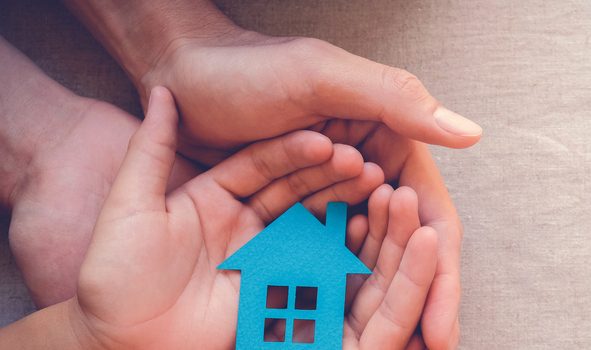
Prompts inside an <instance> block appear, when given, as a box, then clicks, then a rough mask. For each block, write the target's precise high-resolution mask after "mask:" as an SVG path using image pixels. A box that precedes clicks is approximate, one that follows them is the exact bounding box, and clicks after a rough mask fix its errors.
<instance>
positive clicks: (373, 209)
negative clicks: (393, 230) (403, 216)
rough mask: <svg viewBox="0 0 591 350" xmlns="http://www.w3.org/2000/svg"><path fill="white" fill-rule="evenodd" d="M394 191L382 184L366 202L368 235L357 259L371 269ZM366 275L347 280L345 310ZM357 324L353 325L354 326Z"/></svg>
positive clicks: (383, 231)
mask: <svg viewBox="0 0 591 350" xmlns="http://www.w3.org/2000/svg"><path fill="white" fill-rule="evenodd" d="M393 192H394V189H393V188H392V186H390V185H388V184H382V185H380V187H378V188H377V189H376V190H375V191H373V193H372V194H371V196H370V197H369V200H368V225H369V227H368V230H369V232H368V234H367V236H366V238H365V241H364V242H363V246H362V247H361V249H360V250H359V254H358V257H359V259H360V260H361V261H362V262H363V263H364V264H365V266H367V267H368V268H370V269H372V270H373V268H374V266H375V263H376V260H377V256H378V254H379V251H380V246H381V245H382V241H383V239H384V236H385V235H386V230H387V224H388V203H389V202H390V197H391V196H392V193H393ZM367 278H368V277H367V275H352V276H349V277H348V279H347V294H346V299H345V305H346V306H347V310H348V308H349V305H351V303H352V302H353V300H354V299H355V297H356V296H357V293H358V292H359V289H360V288H361V286H362V285H363V283H365V281H366V280H367ZM356 325H357V324H356V323H354V326H356Z"/></svg>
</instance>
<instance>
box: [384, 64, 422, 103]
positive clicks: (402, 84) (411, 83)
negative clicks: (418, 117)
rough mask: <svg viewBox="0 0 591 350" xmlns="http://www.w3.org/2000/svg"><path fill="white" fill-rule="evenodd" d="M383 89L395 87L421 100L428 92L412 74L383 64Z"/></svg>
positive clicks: (404, 93)
mask: <svg viewBox="0 0 591 350" xmlns="http://www.w3.org/2000/svg"><path fill="white" fill-rule="evenodd" d="M382 83H383V84H384V89H392V88H393V89H395V90H397V91H399V92H401V93H402V94H403V95H404V96H405V97H408V98H410V99H412V100H415V101H417V100H423V99H425V98H427V97H429V93H428V92H427V90H426V89H425V87H424V86H423V83H421V81H420V80H419V78H417V77H416V76H415V75H414V74H411V73H409V72H408V71H406V70H404V69H400V68H393V67H388V66H385V67H384V68H383V71H382Z"/></svg>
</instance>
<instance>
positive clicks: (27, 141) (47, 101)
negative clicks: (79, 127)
mask: <svg viewBox="0 0 591 350" xmlns="http://www.w3.org/2000/svg"><path fill="white" fill-rule="evenodd" d="M0 62H2V63H3V64H2V65H0V76H2V77H3V82H2V84H0V125H2V127H1V128H0V159H2V162H0V206H2V207H3V208H7V209H8V210H10V209H11V208H12V206H13V204H14V202H15V201H16V197H17V195H18V189H19V187H20V186H21V185H23V184H25V183H26V178H27V172H28V171H29V166H30V164H31V163H32V161H33V159H34V158H35V156H36V154H37V153H38V152H39V151H40V150H42V149H46V148H47V146H48V144H50V142H51V141H52V140H53V142H55V141H56V140H59V137H60V136H61V135H59V133H60V131H62V130H67V128H68V127H69V126H70V125H71V123H72V122H74V120H73V118H55V116H56V115H58V116H59V115H60V114H56V113H53V110H55V109H60V110H62V112H63V111H65V112H66V113H62V114H61V115H64V117H65V116H69V115H71V113H70V112H73V111H74V109H75V107H76V106H77V105H78V103H77V102H76V101H77V100H79V99H78V98H77V97H75V95H74V94H72V93H71V92H69V91H68V90H66V89H65V88H63V87H61V86H60V85H59V84H57V83H55V82H54V81H52V80H51V79H49V78H48V77H47V76H45V75H44V74H43V73H42V72H41V71H40V70H39V69H38V68H37V67H35V66H34V65H33V64H32V63H31V62H30V61H29V60H28V59H27V58H26V57H25V56H23V55H22V54H21V53H20V52H18V51H17V50H15V49H14V48H13V47H11V46H10V45H9V44H8V43H7V42H6V41H4V40H3V39H2V38H0Z"/></svg>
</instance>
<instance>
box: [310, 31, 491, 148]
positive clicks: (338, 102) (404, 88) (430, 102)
mask: <svg viewBox="0 0 591 350" xmlns="http://www.w3.org/2000/svg"><path fill="white" fill-rule="evenodd" d="M303 42H304V46H305V49H304V50H300V53H301V52H305V54H306V55H309V56H311V57H313V58H314V59H310V57H308V59H307V60H302V62H307V63H308V68H309V69H308V73H310V74H309V75H307V76H308V77H309V78H308V85H309V86H310V87H311V91H312V92H313V96H314V98H313V99H312V101H313V102H312V103H313V105H312V106H311V108H312V109H313V110H314V112H316V113H318V114H320V115H323V116H330V117H338V118H347V119H358V120H375V121H381V122H383V123H384V124H386V125H387V126H388V127H389V128H390V129H392V130H393V131H395V132H396V133H398V134H400V135H404V136H406V137H409V138H412V139H415V140H418V141H423V142H426V143H431V144H438V145H442V146H447V147H453V148H463V147H468V146H471V145H473V144H475V143H476V142H478V140H479V139H480V136H481V134H482V129H481V128H480V126H478V125H477V124H475V123H474V122H472V121H470V120H468V119H466V118H464V117H462V116H460V115H459V114H457V113H454V112H452V111H450V110H448V109H446V108H445V107H443V106H441V104H440V103H439V102H438V101H437V100H436V99H435V98H434V97H433V96H431V95H430V94H429V92H428V91H427V89H426V88H425V87H424V86H423V84H422V83H421V82H420V81H419V79H418V78H417V77H415V76H414V75H412V74H410V73H408V72H407V71H405V70H402V69H398V68H393V67H389V66H385V65H383V64H379V63H376V62H373V61H370V60H367V59H365V58H362V57H359V56H356V55H353V54H351V53H349V52H347V51H345V50H342V49H340V48H338V47H336V46H333V45H330V44H328V43H326V42H323V41H320V40H315V39H304V41H303Z"/></svg>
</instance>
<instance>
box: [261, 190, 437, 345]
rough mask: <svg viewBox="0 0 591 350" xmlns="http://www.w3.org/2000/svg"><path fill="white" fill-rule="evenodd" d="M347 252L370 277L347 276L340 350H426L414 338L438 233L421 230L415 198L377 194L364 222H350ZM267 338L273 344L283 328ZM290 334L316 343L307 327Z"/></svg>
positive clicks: (411, 193)
mask: <svg viewBox="0 0 591 350" xmlns="http://www.w3.org/2000/svg"><path fill="white" fill-rule="evenodd" d="M347 246H348V248H349V249H351V250H352V251H353V252H354V253H355V254H356V255H357V256H358V257H359V259H361V261H363V263H364V264H365V265H366V266H368V267H369V268H371V269H372V270H373V271H372V274H371V275H370V276H369V277H367V276H366V275H351V276H349V279H348V283H347V306H346V313H345V323H344V332H343V349H346V350H354V349H368V350H370V349H371V350H397V349H409V350H411V349H424V348H425V344H424V342H423V341H422V339H421V338H420V337H419V336H417V335H414V332H415V328H416V327H417V324H418V322H419V319H420V316H421V312H422V310H423V307H424V304H425V300H426V298H427V293H428V292H429V288H430V286H431V282H432V280H433V276H434V275H435V266H436V264H437V256H436V250H437V233H436V232H435V231H434V230H433V229H432V228H430V227H421V226H420V222H419V215H418V203H417V195H416V193H415V192H414V191H413V190H412V189H410V188H409V187H401V188H398V189H397V190H394V189H393V188H392V187H391V186H390V185H387V184H386V185H382V186H380V187H379V188H377V189H376V190H375V191H374V192H373V193H372V194H371V196H370V198H369V201H368V216H367V217H366V216H364V215H358V216H355V217H353V218H352V219H351V220H350V222H349V226H348V229H347ZM298 326H299V327H298ZM267 332H268V333H269V338H270V339H271V340H273V339H274V338H275V340H277V339H278V338H283V337H284V332H285V326H284V324H276V325H274V326H273V327H272V328H271V330H270V331H269V330H267ZM293 332H294V333H293V334H294V339H299V340H300V341H304V342H305V341H310V340H312V339H313V338H314V336H313V334H314V328H313V326H310V324H306V323H301V324H296V328H294V330H293Z"/></svg>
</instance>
